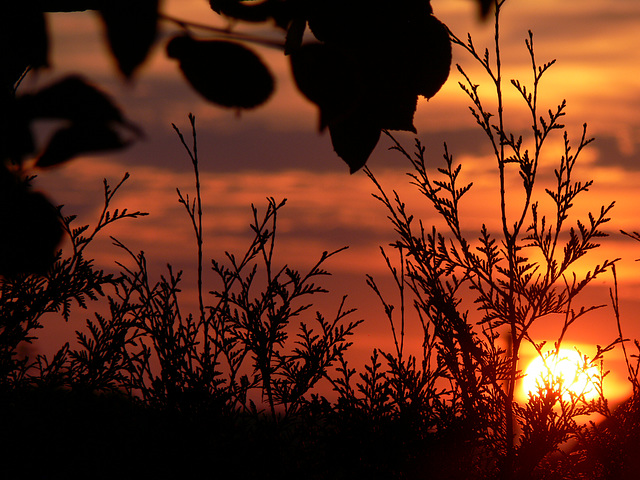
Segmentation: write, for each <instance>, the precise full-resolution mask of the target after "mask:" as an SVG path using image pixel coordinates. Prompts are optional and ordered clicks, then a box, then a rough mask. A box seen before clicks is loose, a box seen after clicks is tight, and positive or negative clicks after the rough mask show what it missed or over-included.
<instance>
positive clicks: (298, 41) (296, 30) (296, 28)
mask: <svg viewBox="0 0 640 480" xmlns="http://www.w3.org/2000/svg"><path fill="white" fill-rule="evenodd" d="M306 28H307V21H306V20H305V19H304V18H294V19H293V20H292V21H291V23H290V24H289V26H288V28H287V36H286V38H285V42H284V54H285V55H291V54H292V53H293V52H295V51H296V50H298V49H299V48H300V46H301V45H302V39H303V37H304V31H305V29H306Z"/></svg>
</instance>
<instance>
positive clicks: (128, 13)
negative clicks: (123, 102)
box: [100, 0, 158, 77]
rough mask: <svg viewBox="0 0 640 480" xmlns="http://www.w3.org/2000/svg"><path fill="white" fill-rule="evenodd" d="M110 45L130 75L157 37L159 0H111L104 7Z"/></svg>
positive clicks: (118, 61)
mask: <svg viewBox="0 0 640 480" xmlns="http://www.w3.org/2000/svg"><path fill="white" fill-rule="evenodd" d="M100 15H101V16H102V19H103V21H104V24H105V26H106V29H107V38H108V40H109V46H110V47H111V52H112V53H113V55H114V57H115V58H116V61H117V63H118V67H119V68H120V71H121V72H122V73H123V74H124V75H125V76H127V77H130V76H131V75H132V74H133V72H134V71H135V69H136V68H138V66H140V64H141V63H142V62H143V61H144V60H145V59H146V58H147V55H148V54H149V50H150V49H151V46H152V45H153V42H154V41H155V39H156V31H157V24H158V0H135V1H132V0H108V1H105V2H104V3H103V6H102V7H101V8H100Z"/></svg>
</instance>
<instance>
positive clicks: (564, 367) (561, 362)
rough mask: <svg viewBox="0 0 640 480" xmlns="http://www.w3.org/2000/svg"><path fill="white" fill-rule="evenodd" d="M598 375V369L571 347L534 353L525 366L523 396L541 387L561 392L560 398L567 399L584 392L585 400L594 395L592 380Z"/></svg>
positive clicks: (595, 395)
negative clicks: (536, 354)
mask: <svg viewBox="0 0 640 480" xmlns="http://www.w3.org/2000/svg"><path fill="white" fill-rule="evenodd" d="M598 376H599V373H598V368H597V367H595V366H593V365H591V364H590V363H589V361H588V359H586V358H584V357H583V356H581V355H580V354H579V353H578V352H576V351H575V350H568V349H560V350H559V351H558V352H557V353H556V352H555V351H550V352H547V353H545V354H544V355H543V356H537V357H536V358H535V359H534V360H533V361H532V362H531V363H530V364H529V366H528V367H527V370H526V372H525V376H524V378H523V380H522V389H523V392H524V395H525V397H526V398H528V396H529V393H532V394H534V395H535V394H537V393H538V392H539V391H540V390H541V389H546V388H549V387H550V388H553V389H556V390H560V391H561V392H562V398H563V399H564V400H565V401H570V400H571V397H572V396H573V397H574V398H577V397H580V396H581V395H584V399H585V400H593V399H595V398H596V397H597V396H598V392H597V389H596V387H595V384H594V382H595V381H597V379H598Z"/></svg>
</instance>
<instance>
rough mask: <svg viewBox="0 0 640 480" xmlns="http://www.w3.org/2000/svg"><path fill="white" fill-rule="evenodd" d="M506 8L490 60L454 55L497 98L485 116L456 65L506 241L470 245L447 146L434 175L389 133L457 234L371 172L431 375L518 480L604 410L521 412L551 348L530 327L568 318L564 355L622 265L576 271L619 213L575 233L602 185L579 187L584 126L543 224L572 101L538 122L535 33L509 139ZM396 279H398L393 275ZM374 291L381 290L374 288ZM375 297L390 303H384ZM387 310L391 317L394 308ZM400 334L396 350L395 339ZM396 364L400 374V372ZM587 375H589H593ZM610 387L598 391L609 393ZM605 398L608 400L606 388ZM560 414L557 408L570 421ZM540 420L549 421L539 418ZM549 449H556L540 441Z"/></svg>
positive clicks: (467, 186)
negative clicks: (519, 123) (515, 129)
mask: <svg viewBox="0 0 640 480" xmlns="http://www.w3.org/2000/svg"><path fill="white" fill-rule="evenodd" d="M503 5H504V1H496V3H495V36H494V46H493V51H492V52H490V50H489V48H486V49H484V51H480V50H478V49H477V47H476V46H475V45H474V43H473V41H472V38H471V36H470V35H469V36H468V37H467V39H466V41H463V40H461V39H459V38H458V37H457V36H456V35H455V34H453V33H451V34H450V36H451V38H452V41H453V43H454V44H455V45H458V46H459V47H461V48H462V49H463V50H465V51H466V52H467V53H468V54H470V56H471V58H472V59H474V60H475V61H476V62H477V63H479V64H480V65H481V67H482V68H483V70H484V72H485V73H486V74H487V76H488V78H489V80H490V84H491V87H492V88H491V90H492V93H491V95H492V96H493V97H494V99H495V102H494V103H495V105H496V110H495V111H493V110H491V109H489V108H487V106H486V105H487V104H488V103H491V102H487V101H486V98H485V96H484V93H483V91H482V88H481V86H480V85H479V84H477V83H474V82H473V81H472V80H471V78H470V77H469V75H468V74H467V73H466V72H465V70H464V68H463V67H461V66H459V65H458V71H459V72H460V74H461V75H462V78H463V81H461V82H460V87H461V89H462V90H463V92H465V94H466V95H467V96H468V98H469V99H470V101H471V106H470V107H469V109H470V111H471V114H472V116H473V117H474V118H475V120H476V123H477V125H478V126H479V128H481V130H482V131H483V132H484V133H485V136H486V138H487V139H488V142H489V144H490V145H491V150H492V152H493V156H494V158H495V162H496V163H495V165H496V169H497V180H498V184H499V191H500V205H499V206H500V225H501V228H500V230H501V233H500V234H498V233H496V232H493V231H491V230H490V229H489V228H488V227H487V225H483V226H482V228H481V231H480V235H479V238H478V239H477V240H476V241H471V240H469V239H467V238H466V237H465V235H464V233H463V231H464V229H463V227H462V224H463V220H464V217H463V216H462V204H463V201H464V199H465V198H466V196H467V195H468V194H469V192H470V191H471V189H472V183H464V182H463V181H462V173H461V172H462V170H461V169H462V166H461V165H456V164H455V162H454V160H453V155H452V154H451V152H450V149H449V148H448V146H447V145H446V144H445V151H444V162H445V166H444V167H437V168H436V172H435V173H433V174H432V173H431V169H430V168H428V165H427V158H426V152H427V149H426V147H425V146H424V145H422V144H421V143H420V141H419V140H416V149H415V153H414V154H410V153H409V152H407V151H406V150H405V149H404V147H403V146H402V145H401V144H400V143H399V142H398V141H397V140H396V139H395V138H394V137H392V136H391V135H390V134H389V133H387V135H388V136H389V137H390V138H391V140H392V142H393V144H392V147H391V148H392V149H394V150H397V151H398V152H400V154H402V155H403V156H404V157H406V158H407V159H408V160H409V161H410V163H411V167H412V172H411V173H409V176H410V178H411V183H412V184H413V185H414V186H416V188H417V189H418V191H419V192H420V193H421V194H422V195H423V196H424V197H425V198H426V199H427V201H428V202H429V203H430V204H431V205H433V207H434V209H435V211H436V212H437V213H438V215H439V216H440V217H441V218H442V219H443V220H444V221H445V223H446V226H447V233H441V232H440V231H439V230H438V229H437V228H436V227H435V226H434V227H431V228H427V227H425V225H423V222H422V221H420V222H416V221H415V219H414V217H413V216H412V215H411V214H409V213H408V212H407V208H406V205H405V204H404V203H403V201H402V200H401V199H400V197H399V195H398V194H397V193H396V192H394V194H393V197H389V196H388V195H387V194H386V193H385V192H384V190H383V188H382V186H381V185H380V184H379V182H378V181H377V180H376V178H375V177H374V175H373V174H372V172H371V171H370V170H368V169H366V170H365V172H366V173H367V175H368V176H369V177H370V178H371V180H372V181H373V183H374V185H375V188H376V193H375V194H374V197H376V198H377V199H378V200H379V201H380V202H381V203H382V204H383V205H384V207H385V209H386V210H387V212H388V216H389V218H390V220H391V222H392V224H393V227H394V229H395V231H396V234H397V235H398V238H397V240H396V241H395V242H394V243H393V244H392V247H393V248H396V249H399V250H400V251H401V252H402V255H403V256H404V260H403V261H404V270H405V277H406V282H407V285H408V287H409V288H408V291H410V292H411V294H412V296H413V297H414V306H415V309H416V314H417V316H418V318H419V321H420V322H421V324H422V325H423V331H424V332H425V335H424V344H425V345H428V346H429V348H428V349H427V350H425V352H424V357H425V358H424V361H423V362H424V363H428V359H429V358H430V355H432V352H436V354H437V359H438V363H437V367H436V368H432V370H431V374H432V375H435V376H436V377H438V378H441V379H444V380H446V382H447V383H448V384H449V388H448V390H447V394H448V395H449V397H448V403H447V402H445V403H446V404H447V408H449V409H451V410H452V411H453V412H456V413H455V415H456V416H458V417H460V418H464V419H465V420H467V421H468V423H467V428H468V429H469V430H468V431H469V434H470V435H471V436H472V437H473V436H475V437H473V438H475V439H476V441H479V442H480V444H482V445H483V448H488V449H490V450H492V451H494V452H495V453H496V458H497V459H498V463H497V465H496V469H497V471H498V472H497V473H496V475H498V474H499V475H500V477H501V478H513V476H517V475H525V476H528V475H530V474H531V472H532V471H533V469H534V468H535V467H536V465H537V464H538V463H539V461H540V460H541V459H542V457H544V456H545V455H547V454H548V453H550V452H552V451H554V450H555V449H556V448H557V446H558V445H559V444H560V443H562V442H564V441H566V440H567V439H568V438H570V437H572V436H575V435H577V431H578V426H577V425H578V424H577V423H576V420H575V419H576V417H578V416H579V415H582V414H585V413H588V412H592V411H596V410H601V406H602V405H603V402H604V401H605V400H604V397H603V395H601V398H600V400H599V402H600V403H599V404H596V403H591V404H590V403H589V402H586V401H585V400H584V397H580V396H575V397H571V399H570V400H565V399H563V398H562V396H560V397H558V396H557V395H555V394H553V389H554V388H555V387H557V385H547V386H546V387H547V389H548V391H547V392H546V393H545V392H544V391H540V392H538V395H534V396H533V397H532V398H530V401H529V404H527V405H526V406H524V407H521V406H519V405H518V404H517V403H516V402H515V389H516V385H517V382H518V380H519V378H521V376H522V374H521V372H520V366H519V361H520V355H521V350H522V346H523V344H524V343H530V344H532V346H533V347H534V348H535V349H536V350H537V351H538V353H539V354H540V355H542V354H543V348H544V343H543V342H540V343H536V341H535V340H534V338H533V337H532V335H531V328H532V326H533V325H534V324H536V323H537V321H538V320H539V319H540V318H543V317H547V316H550V315H560V318H562V319H563V320H562V321H561V324H560V334H559V337H558V339H557V341H556V342H555V343H554V348H555V350H556V351H558V350H559V349H560V346H561V344H562V341H563V339H564V337H565V334H566V332H567V330H568V328H569V327H570V326H571V325H573V324H574V323H575V322H576V321H578V320H579V319H581V318H583V317H584V316H585V315H586V314H587V313H589V312H592V311H593V310H595V309H597V308H600V307H602V305H593V306H587V307H579V308H577V309H576V307H574V305H575V298H576V296H577V295H578V294H579V293H580V292H581V291H583V290H584V288H585V287H587V285H588V284H589V283H591V282H592V281H593V279H594V278H596V277H599V276H601V275H602V274H603V273H604V272H606V271H609V270H611V269H612V267H613V266H614V265H615V262H616V261H617V260H605V261H604V262H603V263H602V264H601V265H596V266H595V267H594V268H593V269H592V270H591V271H589V272H587V273H586V274H582V275H579V274H578V273H576V272H575V271H573V267H574V265H575V262H576V261H577V260H578V259H580V258H581V257H583V256H584V255H585V254H586V253H588V252H589V251H590V250H592V249H594V248H596V247H597V246H598V243H597V240H598V239H599V238H601V237H604V236H606V234H605V233H604V231H603V229H602V226H603V225H604V224H605V223H606V222H608V221H609V217H608V215H609V213H610V211H611V209H612V208H613V203H611V204H609V205H608V206H603V207H601V209H600V211H599V212H598V214H597V215H593V214H591V213H589V215H588V221H587V222H583V221H580V220H577V221H576V226H575V227H567V225H566V223H567V221H568V219H569V218H570V213H571V211H572V208H573V205H574V201H575V199H576V197H577V196H578V195H581V194H583V193H584V192H586V191H588V190H589V187H591V185H592V183H593V182H592V181H590V180H589V181H586V182H582V181H576V180H575V179H574V178H573V177H574V169H575V166H576V162H577V160H578V158H579V156H580V154H581V153H582V151H583V149H584V148H585V147H586V146H588V145H589V143H591V141H592V139H591V138H588V137H587V134H586V125H584V126H583V131H582V135H581V138H580V141H579V143H578V147H577V148H576V149H575V150H574V149H573V148H572V145H571V143H570V141H569V136H568V133H567V132H566V131H564V133H563V140H564V147H563V151H562V152H561V154H560V155H559V157H560V162H559V166H558V167H557V168H556V169H555V180H556V186H555V188H545V189H544V190H543V194H545V195H547V196H548V197H549V198H551V200H552V202H553V203H552V204H553V205H554V214H553V216H554V217H555V218H554V221H553V222H552V221H549V220H548V219H547V217H546V216H545V215H544V214H542V213H541V210H542V209H541V207H540V204H539V201H538V200H537V197H538V195H539V188H536V186H537V183H539V179H538V171H539V169H540V168H544V165H543V164H542V163H541V162H542V158H543V157H542V153H543V151H546V150H547V148H546V144H547V140H548V139H549V138H550V137H551V135H552V134H553V132H554V131H556V130H561V131H562V130H564V128H565V126H564V125H563V124H562V123H561V120H562V118H563V117H564V115H565V110H566V102H565V101H564V100H563V101H562V102H561V103H560V104H559V105H558V106H557V107H556V108H555V109H548V110H547V112H546V113H544V114H542V113H541V112H540V106H539V105H538V98H539V89H540V88H541V82H542V79H543V77H544V75H545V73H546V72H547V71H548V70H549V68H551V67H552V66H553V65H554V63H555V60H554V61H551V62H547V63H543V64H542V65H540V64H539V63H538V61H537V59H536V56H535V53H534V41H533V34H532V33H531V32H530V31H529V34H528V38H527V39H526V40H525V46H526V49H527V53H528V55H529V58H530V62H531V71H532V84H531V86H527V85H525V84H524V83H523V82H521V81H520V80H512V81H511V82H510V85H511V86H512V87H513V88H515V89H516V90H517V91H518V92H519V93H520V97H521V98H522V100H523V101H524V102H525V104H526V106H527V109H528V111H529V113H530V116H531V130H530V134H529V135H528V136H526V137H525V136H523V135H516V134H514V133H511V132H509V130H508V129H507V125H506V122H505V119H504V111H505V109H506V108H508V107H509V105H506V104H505V102H504V98H503V90H504V86H503V73H502V61H501V51H500V28H499V27H500V13H501V10H502V8H503ZM528 145H531V147H528ZM545 158H546V157H545ZM513 167H515V171H514V168H513ZM512 173H515V174H517V175H518V176H519V178H520V181H521V188H522V190H523V192H524V195H523V196H522V197H521V198H522V200H521V201H520V203H517V202H515V201H514V200H513V196H512V192H510V191H508V189H507V185H509V184H510V183H509V182H508V181H507V180H508V178H510V176H511V175H512ZM507 205H508V206H509V208H507ZM563 232H566V233H567V234H568V235H567V236H568V238H567V239H565V237H564V236H562V235H561V234H562V233H563ZM540 254H541V257H540V256H538V255H540ZM386 258H388V257H387V256H386V254H385V259H386ZM534 258H541V260H535V259H534ZM392 274H393V275H394V277H396V276H397V274H396V273H395V272H394V271H392ZM370 284H372V285H373V286H375V283H374V282H370ZM376 293H377V294H378V296H379V297H380V294H379V291H377V290H376ZM468 296H470V297H471V298H473V299H474V301H475V303H476V305H477V312H478V313H479V314H480V317H479V318H476V319H475V320H474V319H473V316H472V312H470V311H466V310H464V307H463V304H462V299H463V298H464V297H468ZM383 306H384V308H385V312H387V316H389V312H391V311H392V309H393V307H392V305H390V303H389V302H384V303H383ZM393 333H394V340H395V338H396V334H395V331H394V332H393ZM499 338H505V339H506V345H507V347H506V349H505V348H503V347H500V346H499V345H498V343H497V342H498V340H499ZM395 341H396V343H398V342H397V340H395ZM616 343H618V341H614V342H612V343H611V344H610V345H609V346H607V347H604V348H601V347H599V349H598V352H597V353H596V356H595V357H594V359H592V362H597V361H600V360H601V359H602V357H603V355H604V353H606V352H607V351H609V350H611V349H612V348H613V346H614V345H615V344H616ZM397 353H398V352H397ZM397 356H398V357H399V355H397ZM388 363H389V369H390V370H392V368H391V366H392V365H393V361H389V362H388ZM587 367H588V365H585V369H586V368H587ZM394 375H397V373H396V374H394ZM603 376H604V375H602V376H601V377H600V378H598V379H596V380H597V381H599V382H601V381H602V377H603ZM599 388H600V391H601V385H600V386H599ZM540 402H542V403H540ZM544 402H546V403H544ZM551 407H554V408H556V407H559V408H560V410H561V413H557V411H556V410H554V408H551ZM533 412H537V413H536V415H542V416H539V417H535V416H534V413H533ZM540 412H546V413H542V414H541V413H540ZM522 422H524V423H525V424H526V425H527V428H525V429H524V430H522V432H521V433H520V434H519V436H516V430H515V426H516V424H522ZM543 426H545V427H544V428H543ZM547 427H548V428H547ZM472 432H473V433H472ZM554 432H555V433H554ZM545 435H546V437H545ZM543 437H544V438H545V439H546V440H544V441H542V438H543ZM541 442H542V443H541ZM541 445H542V446H541Z"/></svg>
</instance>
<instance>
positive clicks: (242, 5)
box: [209, 0, 277, 22]
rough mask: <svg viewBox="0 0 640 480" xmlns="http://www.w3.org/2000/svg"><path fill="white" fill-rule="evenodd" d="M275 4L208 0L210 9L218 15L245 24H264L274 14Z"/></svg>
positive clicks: (238, 0)
mask: <svg viewBox="0 0 640 480" xmlns="http://www.w3.org/2000/svg"><path fill="white" fill-rule="evenodd" d="M275 3H277V2H274V1H271V0H265V1H262V2H260V1H250V2H245V1H240V0H209V6H210V7H211V9H212V10H213V11H214V12H216V13H218V14H219V15H224V16H225V17H230V18H233V19H236V20H243V21H245V22H264V21H266V20H268V19H269V18H271V17H272V16H273V13H274V5H275Z"/></svg>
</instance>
